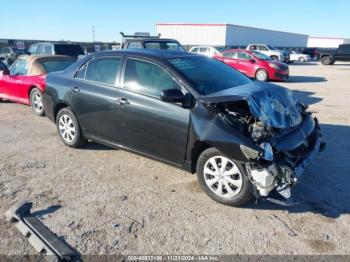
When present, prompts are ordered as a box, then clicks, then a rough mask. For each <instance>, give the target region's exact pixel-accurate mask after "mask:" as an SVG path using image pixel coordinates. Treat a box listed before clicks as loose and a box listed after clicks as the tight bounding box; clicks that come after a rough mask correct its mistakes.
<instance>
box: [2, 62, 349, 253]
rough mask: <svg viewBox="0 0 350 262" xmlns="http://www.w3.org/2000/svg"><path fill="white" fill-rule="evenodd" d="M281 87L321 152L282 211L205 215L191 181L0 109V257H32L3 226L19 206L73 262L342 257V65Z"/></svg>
mask: <svg viewBox="0 0 350 262" xmlns="http://www.w3.org/2000/svg"><path fill="white" fill-rule="evenodd" d="M282 85H283V86H286V87H288V88H290V89H292V90H295V93H296V95H297V96H298V97H299V98H300V99H301V100H303V101H304V102H306V103H307V104H310V108H311V110H312V111H315V112H316V115H317V117H318V118H319V119H320V122H321V123H322V129H323V133H324V136H325V140H326V142H327V143H328V148H327V150H326V152H324V153H323V154H322V155H320V156H319V157H318V158H317V160H316V161H314V162H313V164H312V166H311V167H310V168H309V169H308V170H307V172H306V173H305V176H304V178H303V180H302V181H301V183H300V184H299V185H298V187H297V188H296V189H295V191H294V193H295V198H296V199H297V200H298V201H299V202H300V205H299V206H297V207H293V208H284V207H280V206H276V205H273V204H269V203H266V202H259V203H258V204H257V205H255V204H254V203H252V204H250V205H248V206H246V207H244V208H230V207H226V206H222V205H220V204H216V203H215V202H213V201H212V200H210V199H209V198H208V197H207V196H206V195H205V194H204V193H203V192H202V191H201V189H200V188H199V186H198V185H197V182H196V177H195V176H192V175H190V174H187V173H185V172H183V171H181V170H178V169H175V168H172V167H169V166H167V165H164V164H161V163H158V162H155V161H152V160H149V159H146V158H143V157H140V156H137V155H135V154H131V153H127V152H124V151H121V150H112V149H109V148H106V147H104V146H101V145H97V144H94V143H90V144H89V145H88V146H87V147H85V148H83V149H80V150H74V149H70V148H68V147H66V146H64V145H63V143H62V142H61V141H60V139H59V137H58V135H57V132H56V128H55V126H54V125H53V124H52V123H51V122H50V121H49V120H48V119H46V118H40V117H37V116H35V115H34V114H33V113H32V112H31V109H30V108H29V107H27V106H23V105H17V104H14V103H6V102H3V103H0V213H1V220H0V254H33V253H35V252H34V250H33V249H32V248H31V247H30V246H29V244H28V243H27V241H26V240H25V239H24V238H23V236H22V235H21V234H20V233H18V232H17V230H16V229H15V228H14V227H12V226H10V225H9V224H8V223H7V222H6V221H5V219H4V215H3V214H4V212H5V210H7V209H8V208H9V207H11V206H12V205H13V204H14V203H16V202H18V201H20V200H24V199H27V200H32V201H34V210H35V211H36V212H35V214H36V215H37V216H39V217H41V219H42V221H43V222H44V223H45V224H46V225H47V226H48V227H49V228H50V229H51V230H52V231H53V232H55V233H56V234H57V235H58V236H60V237H63V238H64V239H65V240H66V241H67V242H68V243H69V244H70V245H71V246H72V247H73V248H75V249H76V250H78V251H79V252H80V253H81V254H217V255H218V254H350V241H349V239H350V231H349V226H350V215H349V213H350V200H349V199H350V190H349V188H350V175H349V170H350V157H349V156H350V143H349V140H350V106H349V97H350V64H344V63H343V64H338V65H337V64H336V65H334V66H329V67H325V66H321V65H319V64H316V63H310V64H308V65H292V66H291V78H290V79H289V80H288V82H287V83H282Z"/></svg>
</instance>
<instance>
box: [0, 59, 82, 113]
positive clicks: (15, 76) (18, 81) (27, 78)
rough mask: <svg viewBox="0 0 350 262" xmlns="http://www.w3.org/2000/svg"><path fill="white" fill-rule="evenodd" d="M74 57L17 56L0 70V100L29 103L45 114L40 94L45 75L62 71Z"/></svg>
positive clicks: (43, 86) (43, 85)
mask: <svg viewBox="0 0 350 262" xmlns="http://www.w3.org/2000/svg"><path fill="white" fill-rule="evenodd" d="M75 61H76V59H74V58H72V57H69V56H54V55H33V56H22V57H19V58H18V59H17V60H16V61H15V62H14V63H13V64H12V66H11V67H10V68H9V69H7V68H3V70H1V71H0V101H1V100H10V101H13V102H17V103H21V104H25V105H31V106H32V108H33V111H34V112H35V113H36V114H38V115H40V116H42V115H44V114H45V111H44V107H43V104H42V102H41V100H42V94H43V92H44V90H45V75H46V74H48V73H51V72H54V71H62V70H64V69H66V68H67V67H68V66H70V65H71V64H73V63H74V62H75Z"/></svg>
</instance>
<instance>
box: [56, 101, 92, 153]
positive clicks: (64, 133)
mask: <svg viewBox="0 0 350 262" xmlns="http://www.w3.org/2000/svg"><path fill="white" fill-rule="evenodd" d="M56 126H57V130H58V133H59V135H60V138H61V140H62V142H63V143H64V144H66V145H67V146H69V147H73V148H78V147H81V146H82V145H84V144H85V143H86V142H87V140H86V139H85V138H84V137H83V134H82V132H81V128H80V125H79V122H78V120H77V118H76V116H75V115H74V113H73V111H72V109H71V108H70V107H65V108H63V109H61V110H60V111H59V112H58V114H57V117H56Z"/></svg>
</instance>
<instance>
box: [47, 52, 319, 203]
mask: <svg viewBox="0 0 350 262" xmlns="http://www.w3.org/2000/svg"><path fill="white" fill-rule="evenodd" d="M43 103H44V107H45V112H46V114H47V116H48V117H49V118H50V119H51V120H52V121H54V122H55V123H56V125H57V129H58V133H59V135H60V137H61V139H62V141H63V143H65V144H66V145H68V146H70V147H80V146H82V145H83V144H84V143H86V142H87V140H93V141H96V142H98V143H102V144H105V145H108V146H111V147H114V148H122V149H126V150H130V151H133V152H136V153H138V154H142V155H144V156H147V157H151V158H154V159H156V160H160V161H163V162H165V163H168V164H171V165H174V166H177V167H180V168H183V169H185V170H187V171H189V172H191V173H197V176H198V181H199V183H200V185H201V187H202V188H203V190H204V191H205V192H206V193H207V194H208V195H209V196H210V197H211V198H212V199H214V200H216V201H218V202H220V203H223V204H227V205H232V206H239V205H242V204H244V203H246V202H247V201H248V200H249V199H250V198H251V197H252V196H254V197H256V198H260V197H263V198H267V197H268V196H269V195H270V193H271V192H272V191H277V192H278V193H280V195H282V196H284V197H285V198H286V199H287V200H290V189H291V187H292V186H293V185H294V184H295V183H296V181H297V180H298V177H299V176H300V175H301V174H302V173H303V170H304V169H305V167H306V166H307V165H308V164H309V163H310V161H311V160H312V159H313V158H314V157H315V155H316V154H317V153H318V152H319V151H321V150H322V148H323V143H322V141H321V140H322V138H321V133H320V128H319V125H318V122H317V119H315V118H313V117H312V116H311V114H310V113H308V112H307V107H306V106H304V105H302V104H300V103H298V102H297V101H296V100H295V99H294V97H293V95H292V94H291V92H290V91H288V90H287V89H284V88H282V87H279V86H276V85H272V84H267V83H258V82H254V81H251V80H250V79H249V78H247V77H245V76H244V75H242V74H241V73H239V72H238V71H236V70H234V69H232V68H231V67H229V66H227V65H225V64H223V63H221V62H219V61H216V60H213V59H210V58H206V57H204V56H198V55H195V54H190V53H184V52H170V51H159V50H157V51H155V50H129V51H108V52H101V53H97V54H93V55H90V56H87V57H86V58H84V59H82V60H80V61H78V62H77V63H75V64H74V65H72V66H71V67H69V68H68V69H67V70H65V71H63V72H57V73H52V74H49V75H48V76H47V87H46V91H45V94H44V99H43ZM284 202H287V201H284Z"/></svg>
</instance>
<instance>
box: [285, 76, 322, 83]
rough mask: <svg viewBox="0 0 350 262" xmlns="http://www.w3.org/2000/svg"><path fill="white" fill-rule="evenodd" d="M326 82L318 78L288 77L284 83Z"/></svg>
mask: <svg viewBox="0 0 350 262" xmlns="http://www.w3.org/2000/svg"><path fill="white" fill-rule="evenodd" d="M327 81H328V80H327V79H326V78H324V77H318V76H290V77H289V78H288V80H287V81H286V83H319V82H327Z"/></svg>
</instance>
